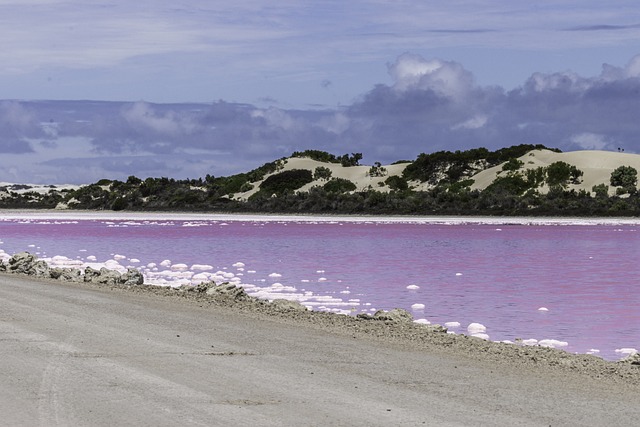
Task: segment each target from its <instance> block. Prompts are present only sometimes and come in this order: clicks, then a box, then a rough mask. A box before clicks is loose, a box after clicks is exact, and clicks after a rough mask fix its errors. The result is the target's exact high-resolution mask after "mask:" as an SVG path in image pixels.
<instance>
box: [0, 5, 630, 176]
mask: <svg viewBox="0 0 640 427" xmlns="http://www.w3.org/2000/svg"><path fill="white" fill-rule="evenodd" d="M0 40H3V48H2V49H1V50H0V100H3V101H0V154H2V156H1V158H0V181H14V182H15V181H20V182H49V183H61V182H65V181H68V182H76V183H80V182H93V181H95V180H97V179H100V178H103V177H109V178H118V179H122V178H126V176H128V175H131V174H135V175H137V176H141V177H146V176H174V177H176V178H183V177H192V178H193V177H198V176H204V175H205V174H206V173H211V174H214V175H216V176H219V175H227V174H229V173H235V172H239V171H244V170H246V169H247V168H252V167H255V166H258V165H260V164H262V163H264V162H267V161H271V160H273V159H275V158H279V157H282V156H285V155H288V154H290V153H291V152H292V151H295V150H301V149H306V148H318V149H326V150H329V151H332V152H334V153H336V154H341V153H345V152H354V151H358V152H363V153H364V155H365V157H364V161H365V162H367V163H373V162H375V161H382V162H389V161H394V160H398V159H400V158H407V159H413V158H415V156H416V155H417V154H419V153H421V152H431V151H434V150H440V149H450V150H455V149H465V148H472V147H477V146H486V147H488V148H499V147H502V146H506V145H511V144H517V143H523V142H526V143H542V144H545V145H548V146H554V147H559V148H561V149H563V150H570V149H616V148H617V147H620V146H622V147H624V148H625V149H626V151H627V152H637V151H640V145H639V143H638V142H637V141H636V138H635V135H638V133H639V132H638V131H640V129H639V127H640V125H638V124H637V122H638V120H637V112H638V111H640V109H639V108H638V107H640V105H639V104H640V99H639V97H640V95H639V93H640V92H638V89H639V88H640V81H639V78H640V57H638V56H637V55H639V54H640V6H638V4H637V2H635V1H610V2H602V1H599V2H595V1H591V0H581V1H577V0H576V1H563V0H555V1H538V2H533V3H532V2H523V1H488V0H477V1H455V2H446V1H404V0H397V1H359V0H354V1H349V2H344V1H276V2H264V1H253V0H245V1H243V0H239V1H235V2H229V1H211V0H207V1H197V0H188V1H179V0H174V1H164V0H155V1H146V0H139V1H136V2H128V1H82V2H80V1H73V0H71V1H55V0H21V1H11V0H0ZM35 100H57V101H64V102H58V103H51V102H48V103H43V102H33V101H35ZM68 101H72V102H68ZM81 101H82V102H81ZM85 101H114V102H112V103H106V102H105V103H87V102H85ZM71 165H75V166H74V167H73V172H71V173H70V172H69V170H70V169H69V168H70V167H71Z"/></svg>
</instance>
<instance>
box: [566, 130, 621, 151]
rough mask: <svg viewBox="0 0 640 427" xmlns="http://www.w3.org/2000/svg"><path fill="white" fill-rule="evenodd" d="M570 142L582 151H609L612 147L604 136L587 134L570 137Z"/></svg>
mask: <svg viewBox="0 0 640 427" xmlns="http://www.w3.org/2000/svg"><path fill="white" fill-rule="evenodd" d="M570 140H571V142H572V143H574V144H576V145H577V146H579V147H580V148H581V149H583V150H610V149H613V147H614V144H612V143H611V142H610V141H609V138H607V137H606V136H605V135H598V134H595V133H589V132H585V133H580V134H576V135H572V136H571V138H570Z"/></svg>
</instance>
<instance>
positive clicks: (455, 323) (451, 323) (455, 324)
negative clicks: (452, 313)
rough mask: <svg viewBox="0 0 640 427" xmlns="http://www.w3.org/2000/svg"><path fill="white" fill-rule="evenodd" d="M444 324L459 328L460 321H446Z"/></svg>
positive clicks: (448, 326)
mask: <svg viewBox="0 0 640 427" xmlns="http://www.w3.org/2000/svg"><path fill="white" fill-rule="evenodd" d="M444 326H446V327H447V328H459V327H460V322H446V323H445V324H444Z"/></svg>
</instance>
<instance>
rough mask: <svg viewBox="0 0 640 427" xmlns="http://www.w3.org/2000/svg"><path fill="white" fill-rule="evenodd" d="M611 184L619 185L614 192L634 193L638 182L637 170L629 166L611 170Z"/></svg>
mask: <svg viewBox="0 0 640 427" xmlns="http://www.w3.org/2000/svg"><path fill="white" fill-rule="evenodd" d="M610 182H611V185H613V186H614V187H620V188H618V189H617V190H616V194H625V193H634V192H635V191H636V185H637V183H638V171H637V170H636V169H635V168H633V167H631V166H620V167H618V168H616V169H615V170H614V171H613V172H611V179H610Z"/></svg>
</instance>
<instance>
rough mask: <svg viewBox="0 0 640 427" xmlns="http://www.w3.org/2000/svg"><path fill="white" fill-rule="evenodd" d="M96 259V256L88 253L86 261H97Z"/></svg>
mask: <svg viewBox="0 0 640 427" xmlns="http://www.w3.org/2000/svg"><path fill="white" fill-rule="evenodd" d="M97 260H98V258H96V256H95V255H89V256H88V257H87V261H97Z"/></svg>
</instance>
